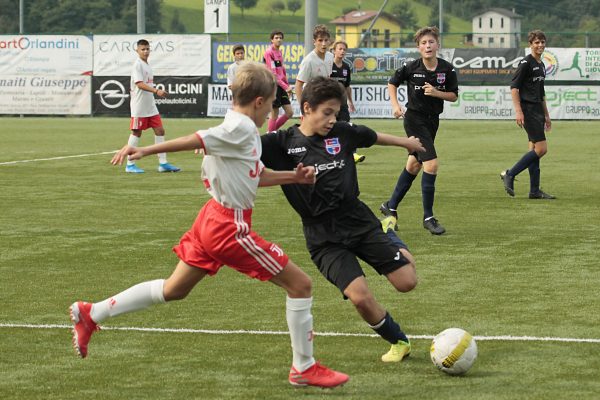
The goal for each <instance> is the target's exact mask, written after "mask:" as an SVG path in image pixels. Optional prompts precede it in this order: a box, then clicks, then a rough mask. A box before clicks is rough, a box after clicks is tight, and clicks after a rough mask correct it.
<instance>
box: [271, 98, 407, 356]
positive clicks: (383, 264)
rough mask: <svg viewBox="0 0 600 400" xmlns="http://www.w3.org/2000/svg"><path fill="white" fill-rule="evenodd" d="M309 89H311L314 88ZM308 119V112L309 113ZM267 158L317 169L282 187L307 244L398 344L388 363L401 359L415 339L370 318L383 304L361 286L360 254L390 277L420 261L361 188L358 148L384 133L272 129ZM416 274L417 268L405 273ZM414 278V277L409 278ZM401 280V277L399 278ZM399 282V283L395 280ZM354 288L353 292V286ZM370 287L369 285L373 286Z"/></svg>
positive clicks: (388, 321) (330, 276) (388, 320)
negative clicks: (304, 181)
mask: <svg viewBox="0 0 600 400" xmlns="http://www.w3.org/2000/svg"><path fill="white" fill-rule="evenodd" d="M307 90H308V89H307ZM305 118H306V116H305ZM261 139H262V148H263V152H262V157H261V159H262V161H263V163H264V164H265V166H266V167H267V168H272V169H274V170H279V169H285V168H286V166H287V165H291V164H294V165H295V164H296V163H299V162H301V163H303V165H306V166H309V165H312V166H314V167H315V170H316V176H317V181H316V183H315V185H312V186H310V187H307V188H302V187H300V185H283V186H282V187H281V188H282V190H283V192H284V194H285V196H286V198H287V200H288V202H289V203H290V205H291V206H292V207H293V208H294V210H295V211H296V212H297V213H298V214H299V215H300V217H301V218H302V225H303V230H304V237H305V239H306V246H307V248H308V250H309V252H310V255H311V258H312V260H313V262H314V263H315V264H316V265H317V267H318V269H319V271H320V272H321V274H323V276H324V277H325V278H326V279H327V280H328V281H329V282H331V283H332V284H334V285H335V286H336V287H337V288H338V289H339V290H340V291H341V292H342V294H344V296H345V295H346V294H347V295H348V296H349V297H350V300H351V301H352V302H353V303H354V305H355V307H356V308H357V311H358V312H359V314H361V316H362V317H363V319H365V320H366V321H367V322H368V323H369V326H370V327H371V328H372V329H373V330H375V332H377V333H378V334H379V335H380V336H381V337H382V338H383V339H385V340H387V341H388V342H390V343H391V344H392V347H391V349H390V351H389V352H388V353H387V354H384V355H383V356H382V360H383V361H385V362H398V361H400V360H402V358H404V357H405V356H406V355H408V353H410V342H409V341H408V338H407V337H406V335H405V334H404V333H403V332H402V330H401V329H400V326H399V325H398V324H397V323H396V322H395V321H394V319H393V318H392V316H391V315H390V314H389V313H385V316H384V318H383V319H381V321H380V322H372V321H368V318H367V317H365V315H367V310H368V309H371V310H372V309H374V308H377V307H379V306H378V305H377V306H376V307H375V306H374V305H373V304H376V301H375V300H374V299H373V298H372V296H371V295H370V293H369V294H368V296H367V297H368V298H369V299H370V300H369V303H368V305H367V304H366V303H365V304H363V301H362V300H360V301H359V297H356V294H355V293H354V290H355V289H354V288H355V287H356V284H357V283H356V282H357V281H358V280H359V279H364V276H365V274H364V272H363V270H362V268H361V266H360V264H359V262H358V259H357V257H358V258H360V259H361V260H363V261H365V262H366V263H368V264H369V265H371V266H372V267H373V268H374V269H375V270H376V271H377V272H378V273H379V274H380V275H385V276H386V277H387V278H388V280H390V279H392V278H390V277H391V276H392V275H396V276H397V274H398V272H401V271H399V270H401V269H402V270H405V269H407V268H410V269H412V271H413V274H414V264H413V263H414V261H413V260H409V259H408V258H407V257H411V258H412V256H411V255H410V253H407V254H408V255H407V256H405V255H404V254H403V253H402V251H399V249H406V246H405V245H404V244H403V243H402V242H401V241H399V240H398V238H397V236H396V235H395V234H394V233H393V232H392V233H391V234H392V235H393V236H394V237H395V238H396V239H394V238H391V237H389V236H388V235H389V234H390V233H389V232H388V233H387V234H386V232H384V231H383V230H382V229H381V223H380V221H379V220H378V219H377V217H376V216H375V214H373V212H372V211H371V210H370V209H369V207H368V206H367V205H366V204H364V203H363V202H362V201H360V200H359V198H358V196H359V187H358V180H357V175H356V166H355V163H354V159H353V153H354V151H355V150H356V148H357V147H370V146H372V145H373V144H375V143H376V141H377V140H378V134H377V133H376V132H374V131H373V130H371V129H369V128H367V127H365V126H355V125H352V124H349V123H347V122H336V123H335V124H334V125H333V128H332V129H331V131H329V133H327V135H325V136H321V135H319V134H315V135H313V136H306V135H304V134H303V133H302V131H300V129H299V126H298V125H295V126H292V127H290V128H289V129H287V130H285V131H278V132H271V133H268V134H266V135H263V136H262V137H261ZM405 272H406V273H407V274H409V275H410V272H408V270H407V271H405ZM407 276H408V275H407ZM394 279H395V278H394ZM390 282H391V280H390ZM414 285H416V276H415V280H414V282H407V286H406V287H405V288H401V287H397V290H399V291H409V290H411V289H412V288H413V287H414ZM351 288H352V289H351ZM367 291H368V290H367Z"/></svg>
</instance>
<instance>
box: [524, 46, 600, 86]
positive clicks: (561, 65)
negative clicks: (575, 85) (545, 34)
mask: <svg viewBox="0 0 600 400" xmlns="http://www.w3.org/2000/svg"><path fill="white" fill-rule="evenodd" d="M530 52H531V50H530V49H527V50H526V53H527V54H529V53H530ZM542 61H543V62H544V66H545V67H546V79H548V80H554V81H589V80H592V81H599V80H600V49H598V48H596V49H585V48H572V49H571V48H553V47H548V48H546V50H545V51H544V54H543V55H542Z"/></svg>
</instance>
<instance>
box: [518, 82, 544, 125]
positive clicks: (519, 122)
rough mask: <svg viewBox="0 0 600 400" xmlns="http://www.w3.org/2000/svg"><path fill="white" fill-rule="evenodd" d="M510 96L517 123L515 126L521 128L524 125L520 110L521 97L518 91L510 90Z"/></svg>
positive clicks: (521, 110)
mask: <svg viewBox="0 0 600 400" xmlns="http://www.w3.org/2000/svg"><path fill="white" fill-rule="evenodd" d="M510 96H511V97H512V102H513V107H514V108H515V119H516V121H517V125H519V127H521V128H522V127H523V125H524V124H525V116H524V115H523V109H522V108H521V96H520V94H519V89H517V88H511V89H510ZM544 103H545V102H544Z"/></svg>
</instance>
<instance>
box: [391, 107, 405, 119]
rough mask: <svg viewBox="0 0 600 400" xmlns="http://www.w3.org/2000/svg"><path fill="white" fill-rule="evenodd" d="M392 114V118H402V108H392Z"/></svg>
mask: <svg viewBox="0 0 600 400" xmlns="http://www.w3.org/2000/svg"><path fill="white" fill-rule="evenodd" d="M392 113H393V114H394V118H402V117H404V109H403V108H402V106H398V107H394V108H392Z"/></svg>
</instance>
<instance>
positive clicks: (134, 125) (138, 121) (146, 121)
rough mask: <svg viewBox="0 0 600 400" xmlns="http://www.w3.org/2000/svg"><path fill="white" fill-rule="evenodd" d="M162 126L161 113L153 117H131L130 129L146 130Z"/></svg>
mask: <svg viewBox="0 0 600 400" xmlns="http://www.w3.org/2000/svg"><path fill="white" fill-rule="evenodd" d="M162 126H163V125H162V120H161V119H160V114H156V115H153V116H151V117H131V122H130V123H129V129H130V130H132V131H134V130H135V131H145V130H146V129H148V128H160V127H162Z"/></svg>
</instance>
